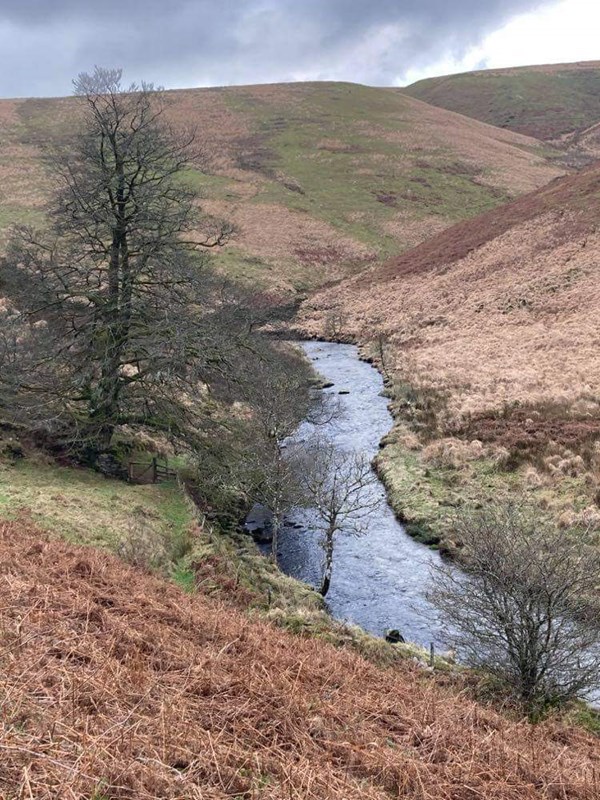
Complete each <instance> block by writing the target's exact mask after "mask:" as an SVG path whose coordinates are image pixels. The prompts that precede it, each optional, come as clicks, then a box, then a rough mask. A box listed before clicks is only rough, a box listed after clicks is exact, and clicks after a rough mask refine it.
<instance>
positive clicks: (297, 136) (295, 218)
mask: <svg viewBox="0 0 600 800" xmlns="http://www.w3.org/2000/svg"><path fill="white" fill-rule="evenodd" d="M169 97H170V106H169V114H170V116H171V118H172V120H173V122H174V123H175V124H176V125H181V126H189V125H197V127H198V133H199V142H200V144H201V148H200V149H201V151H202V152H201V153H199V155H198V159H197V164H196V168H197V169H196V170H195V171H193V172H191V173H190V174H189V179H190V181H191V182H192V183H193V184H194V186H197V187H198V188H199V189H200V190H201V191H202V194H203V195H204V196H205V207H206V210H207V211H208V212H210V213H212V214H216V215H219V216H221V217H225V218H227V219H229V220H231V221H234V222H235V223H236V225H237V227H238V233H237V236H236V238H235V240H234V241H233V242H232V243H231V244H230V245H229V246H228V247H227V248H226V250H225V251H224V252H223V253H222V254H220V256H219V258H220V263H221V265H222V267H223V269H224V270H227V271H228V272H229V273H230V274H233V275H236V276H238V277H241V278H243V279H245V280H248V281H252V282H253V283H256V282H257V281H259V282H260V283H262V285H263V286H265V287H268V288H273V287H277V288H278V289H281V290H288V291H289V290H292V289H300V290H306V289H310V288H314V287H315V286H321V285H323V284H324V283H326V282H328V281H329V280H332V279H339V278H340V277H343V276H345V275H348V274H353V273H354V272H356V271H357V270H360V269H363V268H364V267H365V266H366V265H368V264H370V263H371V262H372V261H373V260H375V259H376V258H378V257H386V256H389V255H392V254H395V253H398V252H401V251H402V250H404V249H406V248H407V247H410V246H414V245H415V244H417V243H418V242H420V241H422V240H423V239H424V238H426V237H427V236H428V235H430V233H431V231H432V230H440V229H442V228H444V227H447V226H448V225H449V224H451V223H452V222H454V221H456V220H458V219H462V218H465V217H469V216H473V215H474V214H477V213H478V212H480V211H482V210H485V209H487V208H492V207H495V206H497V205H498V204H500V203H501V202H502V201H503V200H504V199H506V198H509V197H513V196H515V195H516V194H518V193H521V192H523V191H530V190H531V189H534V188H537V187H539V186H542V185H543V184H544V183H546V182H547V181H548V180H550V179H551V178H553V177H555V176H556V175H559V174H561V172H562V169H561V167H559V166H558V165H557V164H556V163H554V160H555V155H553V154H552V153H550V152H549V151H548V150H547V148H544V147H543V146H542V145H541V144H540V143H539V142H537V141H536V140H535V139H530V138H528V137H524V136H519V135H516V134H513V133H511V132H508V131H501V130H499V129H494V128H491V127H489V126H487V125H483V124H481V123H479V122H476V121H474V120H469V119H466V118H464V117H460V116H458V115H456V114H452V113H450V112H447V111H442V110H440V109H439V108H435V107H433V106H427V105H425V104H423V103H420V102H419V101H418V100H414V99H413V98H409V97H406V96H403V95H401V94H399V93H397V92H395V91H393V90H385V89H376V88H370V87H364V86H357V85H352V84H334V83H323V84H293V85H288V84H284V85H273V86H256V87H252V86H250V87H235V88H234V87H232V88H227V89H202V90H185V91H175V92H170V93H169ZM75 115H76V104H75V101H74V100H73V99H69V98H66V99H47V100H45V99H28V100H3V101H0V134H1V135H2V139H3V150H2V154H1V157H0V178H1V179H2V183H1V189H0V246H1V245H2V243H3V242H4V241H5V239H6V234H7V230H8V228H9V226H10V224H11V223H14V222H39V221H41V220H42V218H43V217H42V211H43V206H44V202H45V199H46V197H47V195H48V188H49V187H48V185H47V181H46V178H45V176H44V172H43V169H42V166H41V163H40V153H41V145H42V144H44V143H47V142H48V141H49V140H50V139H51V138H52V137H53V136H57V137H58V138H61V137H64V136H66V135H67V134H68V133H69V131H70V129H71V128H72V126H73V121H74V120H75ZM201 173H203V174H201Z"/></svg>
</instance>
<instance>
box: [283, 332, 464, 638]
mask: <svg viewBox="0 0 600 800" xmlns="http://www.w3.org/2000/svg"><path fill="white" fill-rule="evenodd" d="M302 346H303V348H304V351H305V353H306V355H307V356H308V358H309V359H310V360H311V361H312V362H313V364H314V367H315V369H316V370H317V372H318V373H319V374H320V375H321V376H322V378H323V379H324V382H326V383H332V384H333V386H331V387H329V388H326V389H323V390H322V395H323V403H324V405H325V408H327V407H331V408H333V407H334V406H335V405H338V409H337V410H336V412H335V413H333V414H332V415H331V419H330V421H328V422H326V423H325V424H324V425H320V426H319V430H318V432H319V434H320V435H323V434H324V435H326V436H327V438H328V439H329V440H331V441H332V442H333V443H334V444H335V445H336V446H338V447H339V448H340V449H342V450H345V451H349V450H350V451H360V452H363V453H365V454H367V455H368V456H369V457H372V456H374V455H375V453H376V452H377V450H378V445H379V442H380V440H381V439H382V437H383V436H384V435H385V434H386V433H387V432H388V431H389V430H390V428H391V427H392V417H391V415H390V413H389V411H388V407H387V406H388V403H387V400H386V398H385V397H384V396H383V394H382V392H383V381H382V378H381V376H380V374H379V373H378V372H377V370H376V369H375V368H374V367H372V366H370V365H369V364H367V363H365V362H363V361H360V360H359V358H358V352H357V348H356V347H355V346H354V345H345V344H334V343H330V342H305V343H303V345H302ZM340 392H342V394H340ZM346 392H347V394H346ZM314 432H315V430H314V425H313V424H311V423H309V422H305V423H304V424H303V425H302V426H301V428H300V430H299V431H298V438H299V439H303V438H308V437H309V436H310V435H311V434H313V433H314ZM371 491H373V492H375V493H376V494H378V495H379V497H380V499H381V502H380V504H379V507H378V508H377V509H376V510H375V511H374V512H371V513H370V514H369V522H368V530H367V532H366V533H365V534H364V535H361V536H352V535H345V534H343V533H341V534H338V536H337V539H336V545H335V557H334V567H333V578H332V582H331V588H330V590H329V593H328V595H327V605H328V606H329V610H330V612H331V614H332V615H333V616H334V617H336V618H338V619H341V620H345V621H348V622H351V623H355V624H357V625H360V626H361V627H362V628H364V629H365V630H367V631H369V632H371V633H374V634H376V635H379V636H381V635H383V634H384V633H385V631H386V629H389V628H397V629H398V630H400V632H401V633H402V635H403V636H404V638H405V639H406V640H407V641H412V642H416V643H418V644H422V645H425V646H428V645H429V643H430V642H434V643H435V644H436V646H437V647H438V648H447V647H448V646H449V644H450V642H449V638H450V637H449V636H448V635H447V634H446V632H445V631H444V629H443V627H442V626H441V624H440V622H439V621H438V619H437V617H436V612H435V610H434V608H433V607H432V606H431V605H430V603H429V602H428V601H427V600H426V598H425V596H424V592H425V591H426V589H427V586H428V584H429V581H430V574H429V573H430V567H431V565H432V563H438V562H439V558H440V556H439V555H438V553H436V552H435V551H433V550H430V549H429V548H427V547H425V546H424V545H421V544H419V543H418V542H416V541H414V540H413V539H411V537H410V536H408V535H407V534H406V533H405V532H404V529H403V527H402V525H400V523H399V522H398V521H397V520H396V518H395V516H394V513H393V512H392V510H391V508H390V507H389V505H388V504H387V501H386V496H385V489H384V487H383V485H382V484H381V483H380V482H379V481H377V483H376V484H375V486H374V487H373V489H372V490H371ZM319 539H320V535H319V533H318V532H317V531H316V530H315V525H314V516H313V518H312V522H311V512H310V511H298V512H296V513H295V514H293V515H292V516H291V517H290V518H289V520H288V522H287V524H286V526H285V528H284V529H283V531H282V532H281V536H280V548H279V554H278V556H279V564H280V566H281V568H282V569H283V570H284V571H285V572H287V573H288V574H289V575H292V576H294V577H296V578H299V579H301V580H303V581H306V582H307V583H310V584H313V585H318V584H319V581H320V577H321V571H322V561H323V553H322V548H321V544H320V541H319Z"/></svg>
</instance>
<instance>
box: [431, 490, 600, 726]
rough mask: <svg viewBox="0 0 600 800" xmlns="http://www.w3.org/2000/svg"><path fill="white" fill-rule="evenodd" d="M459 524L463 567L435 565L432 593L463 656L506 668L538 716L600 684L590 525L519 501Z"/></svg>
mask: <svg viewBox="0 0 600 800" xmlns="http://www.w3.org/2000/svg"><path fill="white" fill-rule="evenodd" d="M456 528H457V537H458V539H459V540H460V541H461V542H462V543H463V549H462V559H461V560H462V565H463V570H462V571H461V570H459V569H457V568H456V567H455V566H453V565H451V564H447V563H444V564H442V565H441V566H439V567H436V568H435V570H434V574H433V580H434V586H433V589H432V590H431V592H430V593H429V597H430V599H431V600H432V601H433V602H434V603H435V604H436V605H437V607H438V608H439V609H440V611H441V613H442V615H443V616H444V617H445V618H446V619H447V620H448V622H449V624H450V625H451V627H452V628H453V629H454V630H455V631H456V637H457V646H458V650H459V653H460V654H461V657H462V658H463V659H465V660H466V661H467V662H468V663H470V664H472V665H474V666H478V667H483V668H484V669H485V670H487V671H489V672H491V673H493V674H494V675H496V676H497V677H498V678H500V679H501V680H502V681H503V682H504V684H505V685H506V687H508V690H509V692H510V693H511V694H513V695H515V697H516V699H517V700H518V701H520V702H521V703H522V704H523V706H524V707H525V709H526V710H527V712H528V713H529V714H530V715H531V716H532V718H533V717H535V716H536V715H538V714H539V713H540V712H541V711H542V710H543V709H544V707H546V706H548V705H549V704H558V703H561V702H564V701H565V700H567V699H569V698H573V697H577V696H581V695H582V694H584V693H585V691H586V690H588V689H589V688H590V687H592V686H598V685H599V684H600V669H599V667H598V663H599V662H598V656H599V646H600V622H599V618H598V613H597V612H598V607H597V602H595V601H594V598H595V596H596V593H597V589H598V584H599V582H600V553H599V552H598V548H597V542H594V540H593V537H592V536H591V534H590V533H585V532H581V531H564V530H560V529H558V528H556V527H555V526H553V525H552V524H551V523H549V522H547V521H544V520H542V519H540V516H539V513H537V512H535V511H533V510H530V509H528V508H526V507H519V506H514V505H509V506H495V507H494V506H492V507H489V508H486V509H484V510H482V511H479V512H477V513H474V514H469V515H467V516H461V517H459V518H458V520H457V522H456Z"/></svg>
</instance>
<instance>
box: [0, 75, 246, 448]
mask: <svg viewBox="0 0 600 800" xmlns="http://www.w3.org/2000/svg"><path fill="white" fill-rule="evenodd" d="M74 83H75V91H76V94H77V95H78V96H79V97H80V98H81V103H82V110H83V127H82V130H81V132H79V133H77V134H76V135H74V136H73V137H72V140H71V141H69V142H68V146H67V148H66V149H65V148H63V149H62V150H61V151H60V152H58V153H55V154H54V155H53V157H52V158H51V160H50V171H51V176H52V178H53V181H54V183H55V186H56V196H55V198H54V201H53V204H52V206H51V208H50V213H49V221H50V226H49V228H48V229H47V230H45V231H41V232H40V231H36V230H33V229H31V228H27V227H21V228H19V229H18V230H17V231H16V233H15V235H14V237H13V240H12V243H11V246H10V247H9V250H8V254H7V256H6V257H5V258H4V259H3V262H2V265H1V269H0V281H1V282H2V288H3V292H4V294H5V295H6V296H7V297H8V298H9V300H10V303H11V304H12V306H13V307H14V308H15V309H17V310H18V311H19V313H20V319H21V323H22V329H21V332H20V336H19V337H18V338H17V341H18V343H20V344H21V352H22V353H23V352H26V353H27V354H28V355H27V359H26V360H25V362H24V366H25V367H26V369H23V370H21V375H20V377H19V378H15V381H14V383H15V386H16V387H17V388H18V391H19V399H20V407H21V409H25V410H27V411H28V412H29V413H30V414H37V415H38V418H39V421H40V423H41V424H42V425H44V426H46V427H47V428H49V429H51V431H52V433H53V435H55V436H56V437H58V436H62V437H63V438H64V439H65V440H67V441H73V440H75V441H77V442H79V443H82V442H83V443H85V444H86V445H88V446H89V447H90V449H91V450H93V451H95V452H103V451H105V450H106V449H107V448H108V447H109V446H110V443H111V440H112V437H113V432H114V430H115V428H116V427H117V426H119V425H122V424H134V425H135V424H149V425H152V426H153V427H156V428H159V429H162V430H164V431H167V432H170V433H176V432H177V431H178V429H180V428H181V427H185V424H186V420H189V418H190V416H191V415H192V409H191V406H190V405H189V404H187V403H186V400H185V398H186V394H187V393H188V391H189V390H190V388H195V389H196V390H197V389H198V386H199V384H200V383H201V382H202V381H203V380H204V379H205V378H206V374H207V373H209V372H210V369H211V368H213V367H215V366H216V365H217V364H218V361H219V358H220V355H219V353H218V347H216V346H215V342H214V335H213V334H212V333H211V330H213V329H211V328H210V326H208V325H207V324H206V321H207V316H206V314H204V313H203V312H204V311H206V309H207V305H208V304H209V303H208V301H209V299H210V296H211V292H212V290H211V287H210V285H209V282H208V281H207V279H206V274H205V272H204V271H203V270H202V269H201V267H202V265H203V262H202V259H201V257H200V256H199V253H200V252H202V251H205V250H206V249H210V248H214V247H219V246H220V245H222V244H223V243H224V242H225V241H226V239H227V237H228V235H229V234H230V232H231V229H230V227H229V226H228V225H226V224H222V223H218V222H215V221H211V220H207V219H201V218H200V217H199V215H198V211H197V207H196V204H195V197H194V193H193V192H192V191H191V190H189V189H188V188H187V187H186V185H185V182H184V180H182V176H183V173H184V172H185V170H186V169H187V168H188V166H189V159H190V153H191V151H190V146H191V145H192V142H193V137H192V136H191V135H185V136H182V135H179V134H177V133H176V132H174V131H173V130H171V129H170V128H169V127H168V125H167V124H166V122H165V119H164V116H163V112H164V103H165V101H164V98H163V96H162V94H161V93H160V92H157V91H156V90H155V89H154V88H153V87H152V86H151V85H147V84H142V85H141V86H137V85H131V86H129V87H123V85H122V83H121V71H120V70H105V69H99V68H96V70H95V72H94V73H93V74H92V75H86V74H82V75H80V76H79V78H78V79H77V80H76V81H75V82H74ZM202 230H204V233H202V232H201V231H202ZM219 344H222V340H221V341H220V342H219Z"/></svg>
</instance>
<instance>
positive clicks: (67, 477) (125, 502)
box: [0, 459, 193, 553]
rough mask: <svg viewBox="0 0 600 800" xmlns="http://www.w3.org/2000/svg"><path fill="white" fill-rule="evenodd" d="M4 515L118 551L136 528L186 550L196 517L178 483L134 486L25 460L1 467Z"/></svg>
mask: <svg viewBox="0 0 600 800" xmlns="http://www.w3.org/2000/svg"><path fill="white" fill-rule="evenodd" d="M0 516H1V517H2V518H4V519H15V518H17V517H19V516H26V517H28V518H30V519H31V520H32V521H33V522H34V523H35V524H36V525H38V526H39V527H41V528H42V529H44V530H47V531H49V532H51V533H53V534H56V535H60V536H62V537H64V538H66V539H67V540H69V541H72V542H76V543H78V544H86V545H94V546H96V547H103V548H108V549H110V550H113V551H116V550H117V549H118V548H119V546H120V545H121V543H122V541H123V539H124V538H125V537H126V536H127V535H128V533H129V532H130V531H131V529H132V528H134V527H135V526H139V525H140V524H142V525H143V526H144V528H145V529H146V530H148V531H149V532H150V534H151V535H153V536H155V537H157V538H159V539H166V540H168V541H169V542H170V543H171V545H172V547H173V552H175V553H176V552H177V551H178V550H180V549H181V543H182V542H183V541H184V540H185V537H186V533H187V531H188V529H189V527H190V526H191V525H192V522H193V518H192V515H191V512H190V509H189V505H188V503H187V501H186V499H185V497H184V496H183V494H182V493H181V491H180V489H179V487H178V486H177V484H176V483H164V484H156V485H151V486H133V485H130V484H127V483H123V482H121V481H117V480H111V479H108V478H104V477H103V476H102V475H100V474H98V473H96V472H93V471H91V470H86V469H74V468H71V467H60V466H57V465H55V464H50V463H49V464H44V463H33V462H32V461H30V460H29V459H23V460H22V461H19V462H17V463H16V464H15V465H14V466H8V465H2V466H0Z"/></svg>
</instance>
